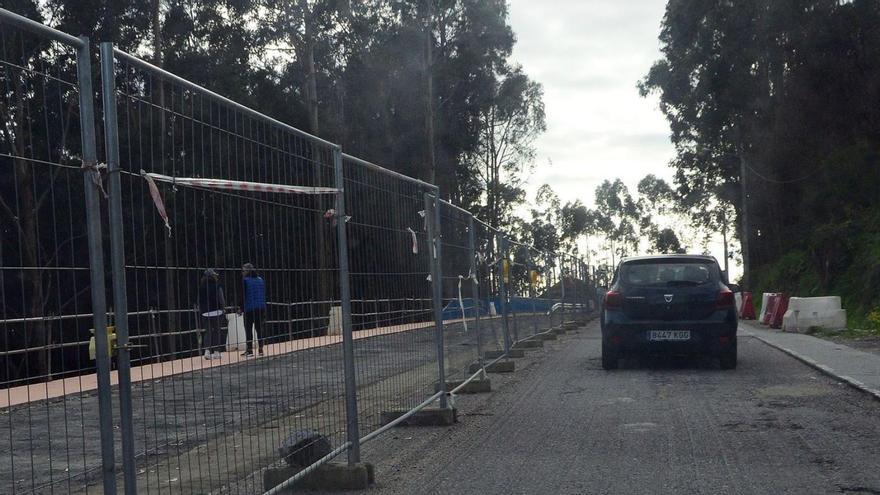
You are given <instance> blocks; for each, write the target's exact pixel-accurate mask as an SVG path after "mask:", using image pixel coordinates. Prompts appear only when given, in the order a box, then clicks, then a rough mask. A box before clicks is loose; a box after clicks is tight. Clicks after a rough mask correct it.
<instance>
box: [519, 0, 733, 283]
mask: <svg viewBox="0 0 880 495" xmlns="http://www.w3.org/2000/svg"><path fill="white" fill-rule="evenodd" d="M665 6H666V1H665V0H510V22H511V25H512V26H513V30H514V32H515V33H516V36H517V43H516V46H515V48H514V52H513V58H514V60H515V61H517V62H519V63H521V64H522V65H523V67H524V68H525V71H526V73H527V74H529V76H530V77H532V78H533V79H534V80H536V81H538V82H540V83H542V84H543V85H544V104H545V106H546V111H547V132H546V134H544V135H543V136H542V137H541V138H540V139H539V141H538V142H537V149H538V162H537V165H538V166H537V167H536V171H535V173H534V175H533V177H532V179H531V180H530V181H529V184H530V186H531V188H532V190H531V191H530V197H529V199H530V200H531V199H533V197H534V191H535V190H536V189H537V188H538V187H539V186H540V185H541V184H545V183H546V184H550V185H551V186H552V187H553V189H554V190H555V191H556V193H557V194H558V195H559V196H560V198H561V199H562V200H563V202H564V201H569V200H574V199H580V200H581V201H583V202H584V203H586V204H588V205H591V204H592V201H593V191H594V190H595V189H596V186H597V185H599V184H600V183H601V182H602V181H603V180H605V179H614V178H617V177H619V178H621V179H623V180H624V182H626V184H627V185H628V186H629V187H630V189H631V190H632V191H633V192H635V186H636V184H637V183H638V181H639V179H641V178H642V177H644V176H645V175H647V174H655V175H657V176H660V177H663V178H665V179H666V180H667V181H669V182H670V183H671V181H672V173H673V171H672V169H671V168H670V167H669V165H668V164H669V161H670V159H672V157H673V156H674V154H675V151H674V149H673V147H672V144H671V142H670V141H669V125H668V123H667V122H666V119H665V117H664V116H663V114H662V113H661V112H660V110H659V108H658V105H657V98H656V97H649V98H642V97H641V96H640V95H639V92H638V88H637V87H636V83H637V82H638V81H639V80H640V79H642V78H643V77H644V76H645V74H647V72H648V70H649V69H650V68H651V65H652V64H653V63H654V61H656V60H657V59H659V58H660V42H659V41H658V39H657V37H658V35H659V34H660V21H661V20H662V18H663V13H664V10H665ZM551 162H552V164H549V163H551ZM711 250H712V251H713V252H712V254H714V255H715V256H716V257H717V258H718V259H719V261H721V259H722V256H723V254H722V252H723V250H722V249H721V248H720V243H713V245H712V246H711ZM731 271H732V272H736V271H738V270H737V269H736V268H733V269H732V270H731Z"/></svg>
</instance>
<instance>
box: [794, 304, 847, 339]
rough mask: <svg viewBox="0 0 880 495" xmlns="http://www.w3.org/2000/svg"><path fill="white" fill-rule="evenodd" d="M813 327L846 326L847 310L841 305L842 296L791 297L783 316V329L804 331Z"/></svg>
mask: <svg viewBox="0 0 880 495" xmlns="http://www.w3.org/2000/svg"><path fill="white" fill-rule="evenodd" d="M812 327H815V328H822V329H826V330H841V329H844V328H846V310H845V309H842V308H841V307H840V297H838V296H827V297H792V298H791V299H789V301H788V311H786V312H785V316H783V318H782V330H783V331H785V332H800V333H803V332H806V331H807V330H808V329H810V328H812Z"/></svg>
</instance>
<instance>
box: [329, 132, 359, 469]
mask: <svg viewBox="0 0 880 495" xmlns="http://www.w3.org/2000/svg"><path fill="white" fill-rule="evenodd" d="M333 168H334V169H335V183H336V188H337V189H339V193H337V194H336V241H337V242H336V252H337V256H338V258H339V299H340V306H341V309H342V354H343V361H344V363H345V365H344V369H345V371H344V373H345V430H346V439H347V440H348V442H349V445H350V447H349V448H348V465H349V466H353V465H355V464H357V463H359V462H361V434H360V428H359V425H358V406H357V383H356V381H355V380H356V375H355V368H354V334H353V333H352V328H351V286H350V285H349V284H350V281H349V277H348V232H347V226H346V223H345V176H344V171H343V167H342V149H341V148H340V147H339V146H334V147H333Z"/></svg>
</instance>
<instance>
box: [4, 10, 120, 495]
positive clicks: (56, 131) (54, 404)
mask: <svg viewBox="0 0 880 495" xmlns="http://www.w3.org/2000/svg"><path fill="white" fill-rule="evenodd" d="M0 68H2V69H0V119H3V122H2V123H0V164H2V166H3V170H4V173H3V174H2V178H0V207H2V214H0V228H2V230H3V232H4V234H3V235H4V239H3V243H2V245H0V307H2V315H0V325H2V330H0V332H2V339H0V354H2V356H3V359H2V362H3V363H4V364H3V366H2V367H0V388H2V389H4V391H3V393H2V394H0V395H2V397H0V407H2V408H3V409H2V412H3V416H5V417H6V418H5V419H4V420H3V426H2V427H0V428H2V429H3V430H6V431H4V432H2V433H0V438H2V440H0V452H3V454H2V457H0V486H2V487H4V491H6V492H8V493H42V492H46V491H49V492H52V491H74V490H80V489H82V488H83V487H84V486H86V485H87V484H89V483H90V482H92V481H97V479H99V478H102V479H103V482H104V490H105V492H107V493H112V490H113V476H114V473H113V470H114V449H113V426H112V411H111V403H110V396H109V388H110V387H109V385H110V362H109V359H106V358H104V359H101V358H100V354H99V359H98V361H97V363H94V362H93V361H92V360H91V359H90V358H89V354H88V350H89V337H90V327H91V328H96V329H97V332H96V333H97V339H96V340H95V341H93V346H94V347H95V348H97V349H98V351H100V350H104V351H105V354H106V349H107V347H108V341H107V338H106V332H107V329H106V321H107V314H106V309H105V308H106V306H105V292H104V275H103V271H102V268H103V259H102V249H101V237H102V236H101V224H100V215H101V214H100V203H99V196H98V194H99V188H100V185H99V180H100V176H99V172H98V170H99V168H98V162H97V150H96V140H95V122H94V99H93V96H94V95H93V92H92V82H91V77H92V74H91V60H90V53H89V44H88V40H87V39H85V38H79V39H78V38H74V37H71V36H69V35H66V34H64V33H61V32H58V31H55V30H53V29H50V28H47V27H45V26H42V25H40V24H38V23H35V22H33V21H30V20H28V19H25V18H23V17H20V16H17V15H15V14H13V13H10V12H8V11H5V10H2V9H0ZM83 211H84V212H85V215H83V214H81V213H79V212H83ZM83 372H87V373H92V379H91V380H90V381H89V382H90V383H85V384H84V383H83V381H82V379H81V378H78V375H79V374H80V373H83ZM95 372H97V373H96V374H95ZM96 387H97V388H98V389H99V390H98V392H99V393H98V394H97V396H95V395H86V394H81V393H78V392H81V391H83V390H84V389H85V390H94V389H95V388H96ZM47 399H51V400H47ZM97 439H100V440H99V441H98V440H97Z"/></svg>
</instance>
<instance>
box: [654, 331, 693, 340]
mask: <svg viewBox="0 0 880 495" xmlns="http://www.w3.org/2000/svg"><path fill="white" fill-rule="evenodd" d="M648 340H653V341H658V340H691V331H690V330H651V331H649V332H648Z"/></svg>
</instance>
